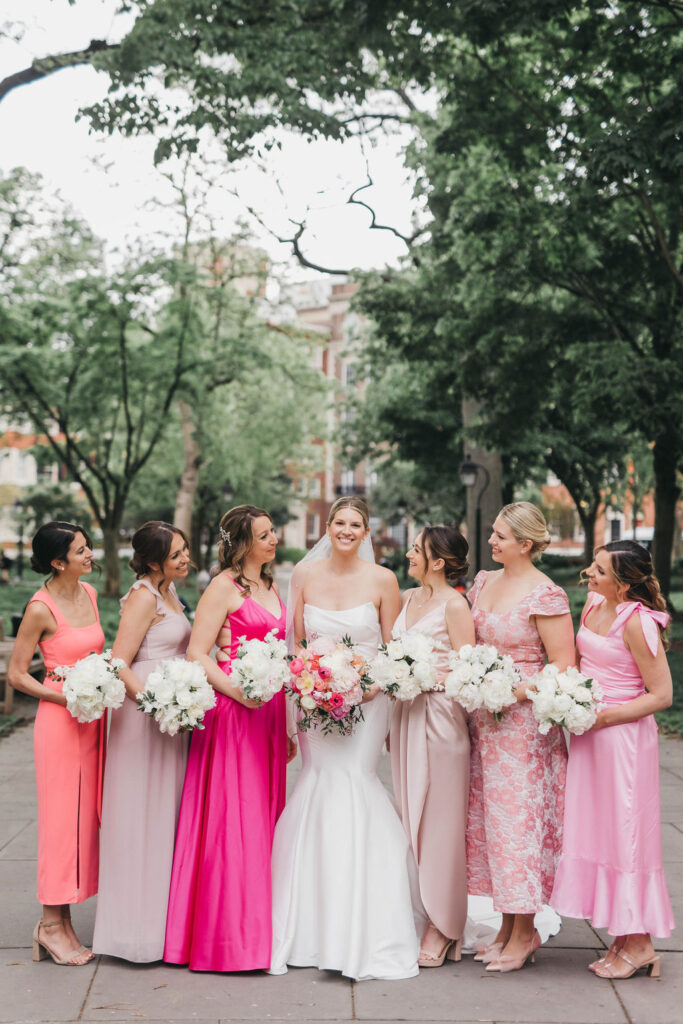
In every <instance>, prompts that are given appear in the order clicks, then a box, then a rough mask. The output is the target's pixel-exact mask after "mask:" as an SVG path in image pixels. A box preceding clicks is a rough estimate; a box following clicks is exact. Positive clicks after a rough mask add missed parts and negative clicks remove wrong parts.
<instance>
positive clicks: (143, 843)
mask: <svg viewBox="0 0 683 1024" xmlns="http://www.w3.org/2000/svg"><path fill="white" fill-rule="evenodd" d="M189 564H190V553H189V549H188V544H187V539H186V537H185V535H184V534H183V533H182V531H180V530H178V529H177V527H174V526H171V525H169V524H168V523H162V522H159V521H158V520H155V521H152V522H149V523H145V524H144V526H141V527H140V529H139V530H136V532H135V534H134V536H133V558H132V560H131V563H130V566H131V569H133V571H134V572H135V574H136V576H137V580H136V582H135V583H134V584H133V586H132V587H131V588H130V590H129V591H128V593H127V594H126V595H125V596H124V597H122V598H121V608H122V615H121V623H120V625H119V631H118V634H117V637H116V641H115V643H114V650H113V654H114V657H116V658H121V659H123V661H125V662H126V665H129V666H130V667H129V668H125V669H123V670H122V672H121V678H122V679H123V682H124V683H125V686H126V700H125V701H124V703H123V706H122V707H120V708H119V709H118V710H117V711H115V712H114V713H113V715H112V718H111V728H110V730H109V743H108V747H107V767H106V771H105V773H104V792H103V796H102V829H101V832H100V891H99V895H98V897H97V917H96V918H95V934H94V936H93V950H94V952H95V953H106V954H108V955H109V956H118V957H121V958H122V959H123V960H130V961H132V962H134V963H151V962H152V961H154V960H161V958H162V956H163V953H164V936H165V933H166V911H167V909H168V890H169V885H170V882H171V867H172V864H173V844H174V841H175V831H176V824H177V821H178V810H179V807H180V796H181V793H182V789H183V779H184V777H185V763H186V761H187V747H188V739H189V737H188V735H187V733H178V735H176V736H169V735H168V734H167V733H162V732H161V730H160V729H159V726H158V724H157V723H156V722H155V721H154V719H153V718H151V717H150V716H149V715H144V714H142V713H141V712H140V705H139V704H138V702H137V694H138V693H140V692H142V691H143V690H144V689H145V686H146V683H147V677H148V676H149V675H150V674H151V673H152V672H154V671H155V670H156V669H157V668H158V666H159V663H160V662H162V661H164V660H166V659H171V658H184V657H185V652H186V650H187V642H188V640H189V639H190V623H189V622H188V620H187V619H186V617H185V614H184V611H183V607H182V605H181V604H180V601H179V600H178V595H177V593H176V589H175V584H174V582H173V581H174V580H182V579H185V577H186V576H187V572H188V566H189ZM123 822H125V828H123V827H122V823H123Z"/></svg>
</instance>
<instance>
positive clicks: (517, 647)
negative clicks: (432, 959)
mask: <svg viewBox="0 0 683 1024" xmlns="http://www.w3.org/2000/svg"><path fill="white" fill-rule="evenodd" d="M549 541H550V535H549V534H548V532H547V529H546V524H545V519H544V518H543V516H542V514H541V512H540V511H539V510H538V509H537V508H536V507H535V506H534V505H531V504H530V503H529V502H515V503H514V504H512V505H506V506H505V507H504V508H503V509H502V510H501V511H500V512H499V514H498V517H497V519H496V521H495V522H494V524H493V531H492V534H491V538H490V540H489V544H490V546H491V554H492V557H493V559H494V560H495V561H497V562H500V563H502V565H503V569H502V571H499V572H492V573H489V572H483V571H482V572H480V573H478V574H477V577H476V579H475V581H474V585H473V587H472V590H471V591H470V594H469V598H470V602H471V604H472V616H473V618H474V626H475V630H476V636H477V643H481V644H492V645H493V646H494V647H496V648H497V650H498V651H499V652H500V653H501V654H507V655H509V656H510V657H511V658H512V659H513V661H514V662H515V668H516V669H517V671H518V672H519V673H520V675H521V677H522V684H521V686H519V687H518V689H517V701H518V703H517V704H514V705H513V706H512V707H511V708H507V709H506V710H505V711H504V712H503V716H502V719H501V721H500V722H497V721H496V720H495V718H494V717H493V715H491V714H489V712H487V711H484V710H480V711H475V712H473V714H472V715H470V719H469V722H470V736H471V740H472V761H471V774H470V805H469V814H468V823H467V873H468V888H469V891H470V893H471V894H472V895H477V896H492V897H493V905H494V908H495V909H496V910H498V911H500V912H501V913H502V914H503V921H502V924H501V927H500V929H499V932H498V935H497V936H496V938H495V940H494V942H493V943H492V944H491V946H490V947H489V948H488V949H487V950H485V951H484V952H483V953H481V954H478V955H477V957H475V959H479V960H482V961H483V962H484V963H486V964H487V968H486V969H487V970H489V971H499V972H508V971H513V970H518V969H519V968H520V967H523V966H524V964H525V963H526V961H527V959H529V958H530V957H531V958H533V955H534V952H535V950H536V949H537V948H538V946H540V944H541V940H540V938H539V936H538V932H536V931H535V929H534V916H535V914H536V913H537V912H538V911H539V910H540V909H541V907H542V905H543V904H544V903H547V902H548V899H549V897H550V893H551V891H552V887H553V881H554V878H555V869H556V867H557V862H558V860H559V856H560V848H561V843H562V813H563V807H564V785H565V773H566V763H567V748H566V744H565V741H564V736H563V734H562V731H561V729H559V728H557V727H555V728H553V729H551V730H550V732H549V733H548V734H547V736H543V735H541V733H540V732H539V731H538V726H537V724H536V720H535V718H534V715H533V710H532V706H531V703H530V702H529V701H528V700H527V685H528V683H529V681H530V680H531V679H532V677H533V676H534V675H536V674H537V673H538V672H539V671H540V670H541V669H542V668H543V666H544V664H545V663H546V659H547V660H548V661H551V662H553V663H554V664H556V665H558V667H559V668H560V669H564V668H566V667H567V665H569V664H573V662H574V632H573V628H572V620H571V615H570V614H569V601H568V599H567V595H566V594H565V593H564V591H563V590H561V589H560V587H558V586H556V585H555V584H554V583H553V582H552V581H551V580H549V579H548V577H547V576H545V575H544V574H543V573H541V572H539V570H538V569H536V568H535V567H534V565H533V562H534V561H535V560H536V559H537V558H539V557H540V554H541V552H542V551H543V550H544V549H545V547H547V545H548V543H549Z"/></svg>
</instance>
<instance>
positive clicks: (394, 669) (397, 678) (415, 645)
mask: <svg viewBox="0 0 683 1024" xmlns="http://www.w3.org/2000/svg"><path fill="white" fill-rule="evenodd" d="M440 647H441V645H440V644H437V643H436V641H435V640H434V638H433V637H431V636H426V635H425V634H424V633H408V634H406V636H404V637H394V639H393V640H390V641H389V643H388V644H382V645H381V647H380V649H379V653H378V655H377V657H376V658H373V660H372V661H371V662H370V664H369V666H368V672H369V674H370V676H371V678H372V681H373V682H375V683H377V685H378V686H379V687H380V689H382V690H384V692H385V693H388V694H390V696H392V697H395V698H396V700H412V699H413V698H414V697H417V696H418V694H420V693H425V692H427V691H429V690H434V689H442V687H438V686H437V683H436V651H437V649H440Z"/></svg>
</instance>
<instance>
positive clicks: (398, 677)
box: [391, 661, 410, 683]
mask: <svg viewBox="0 0 683 1024" xmlns="http://www.w3.org/2000/svg"><path fill="white" fill-rule="evenodd" d="M391 675H392V680H393V682H395V683H401V682H403V680H405V679H409V678H410V666H409V665H406V663H405V661H396V662H394V665H393V667H392V670H391Z"/></svg>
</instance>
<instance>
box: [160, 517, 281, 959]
mask: <svg viewBox="0 0 683 1024" xmlns="http://www.w3.org/2000/svg"><path fill="white" fill-rule="evenodd" d="M220 536H221V542H220V544H219V549H218V560H219V566H220V567H221V570H222V571H221V572H220V573H219V574H218V575H217V576H216V577H215V578H214V579H213V580H212V582H211V583H210V584H209V586H208V587H207V589H206V591H205V592H204V594H203V595H202V598H201V600H200V602H199V605H198V606H197V613H196V616H195V623H194V627H193V630H192V636H191V638H190V643H189V646H188V652H187V656H188V658H189V659H190V660H195V661H199V662H200V663H201V665H202V667H203V668H204V669H205V671H206V673H207V676H208V679H209V682H210V683H211V684H212V686H213V687H214V689H215V690H216V691H217V693H216V696H217V699H218V703H217V705H216V707H215V708H213V709H212V710H211V711H209V712H207V714H206V716H205V718H204V726H205V728H204V729H203V730H201V731H195V732H194V734H193V736H192V740H191V743H190V754H189V758H188V764H187V773H186V775H185V785H184V787H183V796H182V802H181V806H180V818H179V821H178V833H177V838H176V848H175V854H174V858H173V873H172V876H171V891H170V897H169V905H168V918H167V924H166V945H165V949H164V960H166V961H167V962H169V963H176V964H188V965H189V967H190V969H191V970H195V971H251V970H258V969H259V968H260V969H266V968H268V967H269V966H270V952H271V944H272V937H271V936H272V922H271V917H272V909H271V875H270V858H271V848H272V842H273V832H274V829H275V823H276V821H277V819H278V817H279V815H280V812H281V811H282V808H283V807H284V803H285V765H286V762H287V759H288V757H289V758H290V759H291V757H293V756H294V754H295V753H296V746H295V744H294V741H288V739H287V732H286V725H285V697H284V693H282V692H280V693H278V694H276V696H275V697H273V699H272V700H270V701H269V702H268V703H267V704H264V705H261V704H259V703H258V702H257V701H253V700H249V699H248V698H247V697H245V696H244V695H243V694H242V692H241V690H240V689H239V688H238V687H236V686H233V685H231V683H230V664H231V660H232V659H233V658H234V657H235V654H236V651H237V645H238V642H239V639H240V637H242V636H245V637H246V638H247V639H248V640H251V639H261V640H262V639H263V638H264V637H265V636H266V634H267V633H269V632H270V631H275V633H276V635H277V636H278V637H280V638H281V639H284V636H285V629H286V616H285V607H284V605H283V603H282V601H281V600H280V596H279V594H278V592H277V588H276V586H275V584H274V583H273V581H272V578H271V576H270V574H269V572H268V570H267V568H266V567H267V565H268V563H269V562H272V560H273V558H274V556H275V548H276V546H277V537H276V536H275V531H274V528H273V523H272V521H271V519H270V516H269V515H268V513H267V512H265V511H264V510H263V509H259V508H255V507H254V506H252V505H239V506H237V507H236V508H233V509H231V510H230V511H229V512H226V513H225V515H224V516H223V518H222V519H221V526H220ZM214 643H216V644H217V645H218V649H219V661H218V664H216V662H214V661H213V659H212V658H211V657H210V656H209V652H210V651H211V648H212V647H213V645H214Z"/></svg>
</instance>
